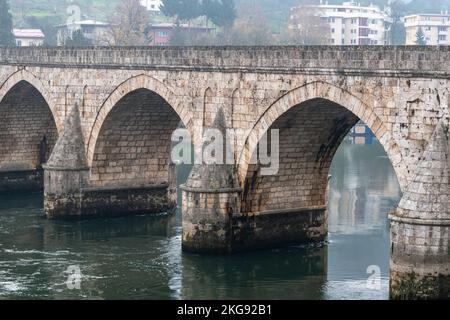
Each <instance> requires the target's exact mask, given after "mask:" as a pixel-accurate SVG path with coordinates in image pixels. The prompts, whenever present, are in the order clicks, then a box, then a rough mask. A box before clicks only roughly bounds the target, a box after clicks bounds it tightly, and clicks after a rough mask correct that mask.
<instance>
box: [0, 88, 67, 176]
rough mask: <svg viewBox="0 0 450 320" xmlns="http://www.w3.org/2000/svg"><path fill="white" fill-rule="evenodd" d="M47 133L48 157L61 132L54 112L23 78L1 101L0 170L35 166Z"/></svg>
mask: <svg viewBox="0 0 450 320" xmlns="http://www.w3.org/2000/svg"><path fill="white" fill-rule="evenodd" d="M44 135H45V136H46V137H47V140H48V148H47V149H48V150H47V154H46V159H48V157H49V155H50V153H51V150H52V148H53V146H54V144H55V142H56V138H57V136H58V133H57V130H56V126H55V122H54V120H53V116H52V113H51V112H50V109H49V107H48V105H47V103H46V102H45V100H44V99H43V97H42V95H41V94H40V93H39V92H38V91H37V90H36V89H35V88H34V87H33V86H31V85H30V84H28V83H27V82H24V81H23V82H20V83H19V84H17V85H16V86H15V87H14V88H12V89H11V91H10V92H9V93H8V94H7V95H6V96H5V97H4V99H3V100H2V101H1V102H0V170H8V171H11V170H24V169H35V168H36V167H37V166H38V165H39V144H40V142H41V140H42V138H43V137H44Z"/></svg>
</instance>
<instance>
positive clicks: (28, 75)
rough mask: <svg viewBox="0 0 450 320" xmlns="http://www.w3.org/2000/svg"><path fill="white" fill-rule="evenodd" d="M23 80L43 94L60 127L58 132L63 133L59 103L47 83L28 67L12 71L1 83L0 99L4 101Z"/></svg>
mask: <svg viewBox="0 0 450 320" xmlns="http://www.w3.org/2000/svg"><path fill="white" fill-rule="evenodd" d="M21 82H26V83H28V84H30V85H31V86H33V87H34V88H35V89H36V91H38V92H39V95H41V96H42V98H43V99H44V101H45V103H46V104H47V106H48V108H49V109H50V111H51V113H52V115H53V119H54V121H55V123H56V128H57V129H58V133H61V130H62V128H63V125H62V122H61V119H60V117H59V113H58V108H57V104H56V102H55V101H54V99H53V98H52V96H51V95H50V92H48V91H47V88H46V86H45V84H44V83H43V82H42V80H41V79H39V78H38V77H37V76H36V75H34V74H33V73H32V72H30V71H28V70H26V69H20V70H18V71H16V72H14V73H12V74H11V75H10V76H9V77H8V78H7V79H6V80H5V81H4V82H3V83H2V84H1V85H0V101H2V100H3V99H4V98H5V96H6V95H7V94H8V93H9V92H10V91H11V89H13V88H14V87H15V86H16V85H17V84H19V83H21Z"/></svg>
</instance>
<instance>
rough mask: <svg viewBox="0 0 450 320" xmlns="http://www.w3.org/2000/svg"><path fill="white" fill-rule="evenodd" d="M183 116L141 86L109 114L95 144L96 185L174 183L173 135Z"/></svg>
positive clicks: (93, 178) (94, 185) (159, 97)
mask: <svg viewBox="0 0 450 320" xmlns="http://www.w3.org/2000/svg"><path fill="white" fill-rule="evenodd" d="M180 121H181V120H180V117H179V116H178V114H177V113H176V112H175V111H174V110H173V108H172V107H171V106H170V105H169V104H168V103H167V102H166V101H165V100H164V99H163V98H162V97H161V96H159V95H158V94H156V93H155V92H153V91H150V90H148V89H137V90H135V91H132V92H130V93H128V94H127V95H126V96H124V97H123V98H122V99H121V100H120V101H119V102H118V103H117V104H116V105H115V106H114V108H113V109H112V111H111V112H110V113H109V114H108V116H107V117H106V119H105V121H104V123H103V125H102V128H101V129H100V133H99V136H98V139H97V142H96V145H95V151H94V156H93V162H92V168H91V179H90V183H91V185H92V186H93V187H128V186H129V187H135V186H137V185H159V184H165V183H171V181H170V180H171V174H172V173H171V170H172V168H171V167H172V165H171V161H170V148H171V136H172V133H173V132H174V130H175V129H176V128H177V127H178V125H179V123H180Z"/></svg>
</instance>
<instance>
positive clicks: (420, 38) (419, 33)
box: [416, 28, 427, 46]
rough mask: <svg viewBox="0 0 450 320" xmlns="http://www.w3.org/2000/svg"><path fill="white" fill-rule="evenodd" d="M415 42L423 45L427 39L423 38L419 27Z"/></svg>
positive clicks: (423, 35)
mask: <svg viewBox="0 0 450 320" xmlns="http://www.w3.org/2000/svg"><path fill="white" fill-rule="evenodd" d="M416 44H417V45H419V46H425V45H426V44H427V41H426V40H425V34H424V33H423V30H422V28H419V30H417V33H416Z"/></svg>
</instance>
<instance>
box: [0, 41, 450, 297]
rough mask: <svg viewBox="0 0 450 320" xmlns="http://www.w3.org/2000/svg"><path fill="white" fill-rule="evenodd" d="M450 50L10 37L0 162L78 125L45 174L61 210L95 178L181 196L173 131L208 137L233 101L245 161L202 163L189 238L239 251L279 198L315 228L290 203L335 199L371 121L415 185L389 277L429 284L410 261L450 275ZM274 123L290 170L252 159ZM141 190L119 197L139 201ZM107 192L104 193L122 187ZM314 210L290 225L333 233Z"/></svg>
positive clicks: (189, 214) (192, 191)
mask: <svg viewBox="0 0 450 320" xmlns="http://www.w3.org/2000/svg"><path fill="white" fill-rule="evenodd" d="M449 60H450V48H449V47H417V46H414V47H384V46H376V47H338V46H333V47H326V46H325V47H323V46H317V47H233V48H231V47H216V48H209V47H195V48H194V47H192V48H177V47H171V48H141V47H137V48H83V49H72V48H0V111H2V112H1V113H0V120H1V121H0V137H3V136H5V137H6V139H2V141H0V170H2V171H14V170H16V171H17V170H25V169H26V170H34V169H36V167H37V166H38V164H37V161H36V160H37V159H38V158H37V154H38V152H37V151H38V149H37V146H36V144H38V143H39V139H38V138H39V137H40V136H42V135H43V134H48V137H47V138H48V139H49V146H50V149H51V148H52V147H53V144H54V141H55V140H56V137H57V135H58V133H60V134H63V135H64V132H69V133H70V132H71V131H72V134H69V133H68V134H67V138H65V137H62V138H61V139H60V142H59V143H58V144H59V146H56V147H55V148H54V150H53V152H52V155H51V159H50V160H51V161H50V162H49V164H48V165H49V167H48V168H50V167H51V170H47V172H46V173H45V175H46V176H45V178H44V180H45V181H46V182H45V184H46V204H45V206H46V211H47V212H50V214H49V216H52V214H51V212H52V211H53V212H56V211H58V212H59V213H58V214H60V213H63V211H61V208H63V207H64V206H66V209H67V210H66V214H67V215H81V213H82V208H83V202H84V201H88V202H89V201H91V200H92V199H91V200H89V199H88V198H89V197H84V196H83V192H82V190H83V189H86V188H93V187H95V188H104V187H110V188H112V189H117V192H119V190H121V188H125V189H126V188H130V189H131V188H132V187H133V186H134V187H136V186H149V185H150V186H151V185H153V186H157V185H161V184H169V185H170V186H171V187H169V188H168V195H167V198H168V199H172V200H173V199H174V195H175V193H174V187H173V185H174V181H175V180H174V178H173V177H174V175H173V172H172V173H171V170H173V165H172V163H171V162H170V160H169V155H168V150H170V144H171V141H170V132H171V131H172V130H173V129H174V128H175V127H176V126H177V125H178V124H183V125H184V126H185V127H186V128H187V129H188V130H189V131H190V133H191V135H192V136H193V141H194V143H195V145H196V146H197V147H198V145H199V141H201V134H202V133H203V129H204V128H208V127H210V126H212V125H213V119H217V114H218V113H220V112H223V116H221V117H220V119H221V122H222V124H223V125H222V127H225V128H234V129H240V130H241V133H240V134H239V138H240V139H241V140H243V142H245V143H243V144H242V146H241V145H236V147H237V148H236V149H235V152H234V155H233V156H234V159H235V160H236V163H235V165H234V166H233V165H231V166H228V167H217V166H216V167H215V166H212V167H210V168H207V167H200V166H198V167H197V168H195V169H194V170H193V173H192V175H191V179H190V180H189V181H188V183H187V184H186V186H185V190H184V192H183V204H182V206H183V211H184V217H185V218H184V219H185V221H184V223H183V231H184V235H183V237H184V241H185V247H186V248H188V249H189V248H190V249H192V250H197V251H202V250H203V249H207V250H205V251H215V250H216V251H232V249H233V246H231V244H232V243H233V241H235V243H238V242H239V241H240V240H239V241H238V240H233V239H238V238H240V237H241V239H242V235H243V234H244V233H240V231H242V230H244V229H245V228H247V230H248V232H245V234H247V233H248V234H252V235H253V237H254V238H255V239H257V238H258V239H260V238H259V237H260V236H262V234H261V233H259V231H258V230H260V228H259V226H261V228H262V229H265V228H266V227H265V226H267V225H268V224H273V225H274V226H276V227H274V233H272V237H273V238H274V239H282V238H283V237H281V236H280V237H279V238H277V237H278V236H279V235H282V234H283V233H284V231H283V227H282V224H281V223H278V224H277V221H276V217H277V216H276V215H275V214H274V212H275V213H276V212H278V213H280V215H279V217H280V218H279V219H280V220H279V221H284V219H288V217H289V219H291V220H289V219H288V220H287V221H289V223H292V224H298V225H299V226H305V227H306V225H305V224H304V223H303V222H302V221H303V220H302V218H303V217H305V216H303V215H295V214H294V215H283V214H281V213H282V212H285V210H288V211H289V212H304V211H305V210H306V211H307V212H310V211H308V210H313V211H311V212H316V211H314V210H315V209H314V208H316V209H317V208H318V207H325V206H326V204H327V203H326V202H327V199H326V190H327V177H328V171H329V167H330V163H331V160H332V158H333V154H334V152H335V150H336V148H337V146H338V145H339V143H340V141H341V140H342V137H343V136H344V135H345V132H346V130H348V128H350V127H351V125H352V124H353V123H354V122H355V121H357V120H358V119H360V120H362V121H364V122H365V123H366V124H367V125H368V126H369V127H370V128H371V129H372V131H373V132H374V134H375V136H376V137H377V138H378V140H379V141H380V143H381V144H382V145H383V147H384V149H385V151H386V153H387V156H388V158H389V159H390V161H391V163H392V165H393V168H394V170H395V173H396V175H397V178H398V181H399V184H400V187H401V189H402V191H403V192H404V198H403V200H402V203H401V205H400V206H399V210H398V211H397V212H396V213H395V214H393V215H392V218H393V222H392V230H393V244H394V245H393V248H394V251H393V252H394V253H393V263H392V270H393V275H394V276H393V282H392V287H393V288H395V287H399V288H405V283H406V284H408V283H412V282H414V283H417V281H416V280H414V281H412V280H411V279H412V278H411V272H414V274H415V275H417V274H419V275H420V277H422V276H423V277H424V279H425V278H426V279H427V280H426V281H424V283H427V284H426V285H425V286H426V287H429V286H430V285H429V283H430V281H431V280H430V279H432V278H433V277H434V278H435V279H447V278H446V277H447V276H446V275H448V272H447V271H446V270H448V268H447V267H446V263H447V260H443V261H442V259H444V258H443V257H445V259H448V255H445V254H444V249H446V248H448V246H449V240H448V238H449V237H448V219H449V218H448V217H449V188H450V187H449V181H448V177H449V174H448V168H449V166H448V158H449V154H448V153H449V151H448V150H449V149H448V123H449V120H448V118H449V109H448V106H449V104H450V99H449V98H450V89H449V88H450V83H449V79H450V65H449V64H448V61H449ZM25 89H26V90H25ZM33 92H34V93H33ZM36 92H37V93H38V94H35V93H36ZM19 96H20V97H21V98H19ZM16 102H17V103H16ZM75 105H78V107H79V110H78V112H77V114H78V116H79V125H76V126H74V122H71V121H73V120H74V121H75V122H77V121H78V120H77V119H76V118H73V117H72V116H71V108H72V106H75ZM220 110H222V111H220ZM71 119H72V120H71ZM49 123H50V124H49ZM71 126H72V127H73V128H75V127H76V130H75V132H77V133H75V134H74V133H73V132H74V131H73V130H72V129H70V128H71ZM273 128H277V129H280V138H281V145H280V147H281V149H280V155H281V156H280V160H281V161H280V170H279V172H278V173H277V174H274V175H272V176H270V177H266V176H261V175H260V173H259V172H260V169H261V167H258V166H255V165H251V164H250V159H251V157H252V155H253V154H255V150H256V149H255V144H253V143H251V142H257V141H254V140H255V138H254V137H253V136H251V135H249V132H251V131H253V132H258V133H264V132H267V131H269V130H270V129H273ZM44 129H45V130H47V129H49V131H48V132H47V131H45V130H44ZM50 137H51V138H50ZM71 139H75V140H71ZM445 141H447V146H446V145H445ZM82 142H83V143H84V145H83V146H82ZM47 156H48V155H47ZM82 167H85V169H84V170H81V169H80V168H82ZM171 168H172V169H171ZM227 177H232V178H231V179H228V178H227ZM128 195H129V194H128ZM128 195H127V196H126V197H125V196H124V195H122V196H123V198H121V199H130V201H131V202H132V200H131V199H132V197H131V196H130V198H127V197H128ZM98 196H99V199H102V200H101V202H102V203H105V205H106V203H108V201H109V200H106V199H114V196H112V195H111V193H108V196H105V195H104V194H103V195H100V194H98ZM122 196H121V197H122ZM141 196H143V194H142V193H139V194H138V195H137V199H138V200H137V202H138V203H142V202H141V200H139V199H145V197H143V198H141ZM149 197H150V195H149ZM158 199H162V198H158ZM121 201H122V200H121ZM123 201H126V200H123ZM143 201H144V200H143ZM155 201H156V200H155ZM159 201H160V200H157V202H159ZM144 202H145V201H144ZM164 202H165V200H163V201H162V203H164ZM119 203H121V202H118V204H119ZM169 203H172V204H173V201H171V200H169ZM108 205H109V204H108ZM111 205H113V201H112V202H111ZM119 206H121V205H119ZM138 206H140V204H139V205H138ZM55 208H59V209H58V210H56V209H55ZM121 210H122V209H121ZM121 210H120V211H121ZM268 217H270V219H269V218H268ZM252 219H253V220H252ZM408 219H409V220H408ZM315 221H316V224H317V226H314V227H312V226H310V227H311V230H310V231H311V232H310V233H308V227H306V228H303V229H302V227H299V228H297V227H294V228H293V230H297V231H298V232H299V234H302V233H305V232H306V235H307V237H306V238H321V235H322V234H325V232H326V212H325V213H323V214H321V213H320V212H317V218H316V219H315ZM266 222H267V223H266ZM311 223H312V222H311ZM321 223H322V224H323V225H322V226H319V225H320V224H321ZM275 230H278V231H277V232H278V233H276V232H275ZM314 230H315V231H314ZM253 231H254V232H253ZM252 232H253V233H252ZM310 236H311V237H310ZM300 238H302V236H299V238H298V239H297V240H299V241H302V240H301V239H300ZM303 238H304V237H303ZM189 239H191V240H192V241H191V240H189ZM285 239H290V240H289V241H288V242H290V241H291V240H292V239H296V238H295V237H294V238H292V237H291V236H290V235H289V236H288V237H286V238H285ZM263 240H264V239H262V242H264V241H265V240H264V241H263ZM266 240H268V239H266ZM236 241H237V242H236ZM277 242H279V243H280V244H281V243H282V241H281V240H280V241H278V240H277ZM239 243H246V244H243V245H242V246H241V247H245V246H246V245H248V246H252V244H251V243H252V241H247V242H245V241H244V242H239ZM197 244H200V245H197ZM235 247H238V246H237V245H235ZM425 261H427V263H428V264H427V263H425ZM430 263H431V264H430ZM433 268H435V269H433ZM446 268H447V269H446ZM405 270H406V271H405ZM421 270H422V271H423V270H425V271H423V272H422V271H421ZM427 270H438V271H439V272H438V273H432V274H431V275H430V274H429V272H428V271H427ZM427 272H428V273H427ZM433 272H434V271H433ZM402 275H404V276H405V277H404V279H406V280H404V281H403V280H402ZM420 277H419V278H420ZM419 278H418V277H414V279H419ZM408 279H409V280H408ZM439 281H440V280H437V282H435V284H434V286H435V287H434V288H438V287H439V285H437V284H438V283H440V282H439ZM395 283H397V284H399V285H398V286H397V285H396V284H395ZM411 288H420V285H417V284H414V285H412V286H411ZM439 288H441V287H439ZM442 288H445V286H443V287H442ZM401 290H403V289H401ZM401 290H400V289H399V290H397V291H399V292H400V291H401ZM427 290H428V289H423V290H422V289H413V290H410V293H405V292H404V291H401V292H403V293H401V294H399V295H396V294H394V295H393V296H396V297H404V296H416V297H425V298H426V297H431V296H430V295H429V294H428V293H426V294H422V293H421V292H429V291H427ZM433 290H434V289H433ZM436 290H437V289H436ZM436 290H435V291H436ZM438 291H439V296H440V297H448V290H447V291H446V289H439V290H438Z"/></svg>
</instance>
